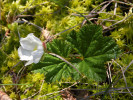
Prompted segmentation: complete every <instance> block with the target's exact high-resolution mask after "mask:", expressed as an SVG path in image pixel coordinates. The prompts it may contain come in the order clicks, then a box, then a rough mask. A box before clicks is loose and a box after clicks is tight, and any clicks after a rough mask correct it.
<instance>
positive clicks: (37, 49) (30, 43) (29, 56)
mask: <svg viewBox="0 0 133 100" xmlns="http://www.w3.org/2000/svg"><path fill="white" fill-rule="evenodd" d="M20 45H21V46H20V47H19V48H18V55H19V57H20V60H22V61H27V63H26V64H25V66H27V65H30V64H32V63H38V62H39V61H40V59H41V57H42V55H43V53H44V50H43V45H42V42H41V40H40V39H39V38H37V37H35V36H34V35H33V33H30V34H28V36H27V37H25V38H20Z"/></svg>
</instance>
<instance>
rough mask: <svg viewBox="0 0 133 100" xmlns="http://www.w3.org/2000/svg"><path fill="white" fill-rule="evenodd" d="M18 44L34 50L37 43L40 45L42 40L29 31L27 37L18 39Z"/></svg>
mask: <svg viewBox="0 0 133 100" xmlns="http://www.w3.org/2000/svg"><path fill="white" fill-rule="evenodd" d="M20 44H21V46H22V47H23V48H24V49H27V50H34V48H35V47H37V46H38V45H42V42H41V40H40V39H39V38H37V37H35V36H34V35H33V33H30V34H28V36H27V37H25V38H21V39H20Z"/></svg>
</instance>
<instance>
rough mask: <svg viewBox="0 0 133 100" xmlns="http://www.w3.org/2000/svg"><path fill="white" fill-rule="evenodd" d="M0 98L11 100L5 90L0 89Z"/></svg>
mask: <svg viewBox="0 0 133 100" xmlns="http://www.w3.org/2000/svg"><path fill="white" fill-rule="evenodd" d="M0 100H12V99H11V98H10V97H9V96H8V95H7V94H6V93H5V92H2V91H0Z"/></svg>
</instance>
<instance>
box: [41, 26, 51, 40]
mask: <svg viewBox="0 0 133 100" xmlns="http://www.w3.org/2000/svg"><path fill="white" fill-rule="evenodd" d="M42 35H43V36H44V38H45V39H46V40H48V39H49V37H50V31H48V30H47V28H46V29H44V28H43V30H42Z"/></svg>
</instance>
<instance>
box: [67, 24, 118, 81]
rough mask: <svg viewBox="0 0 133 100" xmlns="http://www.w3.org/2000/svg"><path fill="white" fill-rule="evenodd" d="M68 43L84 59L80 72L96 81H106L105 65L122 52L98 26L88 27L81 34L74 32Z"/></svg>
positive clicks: (79, 65)
mask: <svg viewBox="0 0 133 100" xmlns="http://www.w3.org/2000/svg"><path fill="white" fill-rule="evenodd" d="M67 41H68V42H69V43H70V44H71V45H72V46H73V47H74V48H75V50H76V51H77V53H79V54H80V55H81V57H82V58H83V60H82V61H81V62H80V63H79V64H78V69H79V71H80V72H81V73H82V74H84V75H85V76H86V77H88V78H91V79H94V80H96V81H102V80H104V79H105V77H106V70H105V68H104V63H105V62H106V61H109V60H111V59H114V58H115V57H116V56H117V55H118V54H119V51H120V50H119V48H118V45H117V44H116V43H115V41H114V40H113V39H112V38H110V37H103V35H102V28H101V26H98V25H86V26H83V27H82V29H81V30H80V31H79V32H76V31H72V32H71V33H70V34H69V35H68V38H67Z"/></svg>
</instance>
